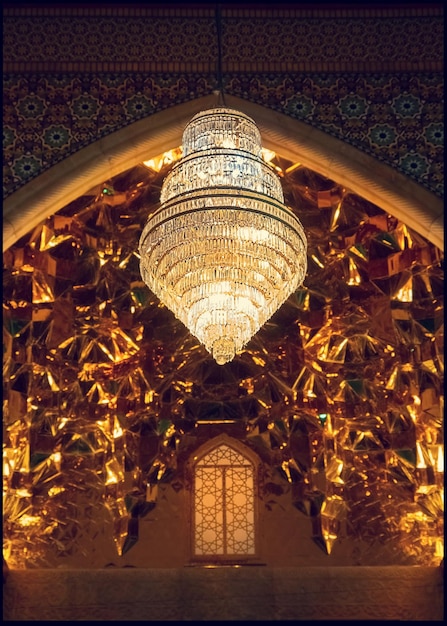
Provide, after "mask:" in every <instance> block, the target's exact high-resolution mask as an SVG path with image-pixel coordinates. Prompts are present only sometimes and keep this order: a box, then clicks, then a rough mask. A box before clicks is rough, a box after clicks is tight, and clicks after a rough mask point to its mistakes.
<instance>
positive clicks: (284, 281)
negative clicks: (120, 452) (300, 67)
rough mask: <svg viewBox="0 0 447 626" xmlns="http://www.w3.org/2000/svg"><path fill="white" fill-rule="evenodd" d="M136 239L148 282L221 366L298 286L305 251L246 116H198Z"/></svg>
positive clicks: (216, 111)
mask: <svg viewBox="0 0 447 626" xmlns="http://www.w3.org/2000/svg"><path fill="white" fill-rule="evenodd" d="M160 202H161V206H160V208H159V209H158V210H157V211H156V212H155V213H154V214H153V215H152V216H150V217H149V219H148V222H147V224H146V226H145V228H144V230H143V232H142V234H141V238H140V247H139V251H140V255H141V261H140V269H141V275H142V278H143V280H144V282H145V283H146V284H147V285H148V287H149V288H150V289H151V290H152V291H153V293H154V294H155V295H156V296H157V297H158V298H159V299H160V301H161V302H162V303H163V304H164V305H165V306H166V307H168V308H169V309H170V310H171V311H172V312H173V313H174V314H175V316H176V317H177V318H178V319H179V320H180V321H181V322H183V324H184V325H185V326H186V327H187V328H188V329H189V330H190V331H191V333H192V334H193V335H194V336H195V337H197V339H198V340H199V341H200V342H201V343H202V344H203V345H204V346H205V348H206V349H207V350H208V351H209V352H210V353H211V354H212V356H213V358H214V359H215V360H216V362H217V363H219V364H220V365H223V364H225V363H227V362H229V361H231V360H232V359H233V357H234V356H235V354H236V353H237V352H239V351H240V350H242V348H243V347H244V346H245V345H246V344H247V342H248V341H249V340H250V339H251V337H253V335H254V334H255V333H256V332H257V331H258V330H259V329H260V328H261V326H263V324H264V323H265V322H266V321H267V320H268V319H269V318H270V317H271V316H272V315H273V313H275V311H277V309H278V308H279V307H280V306H281V305H282V304H283V302H284V301H285V300H286V299H287V298H288V297H289V296H290V295H291V294H292V293H293V292H294V291H295V290H296V289H297V288H298V287H299V286H300V285H301V284H302V282H303V280H304V278H305V275H306V270H307V244H306V239H305V236H304V231H303V228H302V226H301V223H300V221H299V220H298V218H297V217H296V216H295V215H294V214H293V212H292V211H291V210H290V209H289V208H288V207H286V206H285V205H284V196H283V192H282V187H281V181H280V179H279V176H278V175H277V174H276V172H275V171H274V170H273V169H272V168H271V167H270V166H269V165H268V164H267V163H265V162H264V161H263V159H262V146H261V135H260V132H259V130H258V128H257V126H256V124H255V123H254V121H253V120H252V119H251V118H250V117H248V116H247V115H245V114H243V113H241V112H239V111H236V110H233V109H230V108H227V107H225V106H218V107H216V108H212V109H209V110H206V111H202V112H200V113H198V114H197V115H195V116H194V117H193V118H192V119H191V120H190V122H189V123H188V124H187V126H186V127H185V130H184V133H183V156H182V158H181V159H180V161H178V162H177V163H176V164H175V165H174V167H173V168H172V170H171V171H170V173H169V174H168V175H167V176H166V178H165V179H164V182H163V185H162V190H161V196H160Z"/></svg>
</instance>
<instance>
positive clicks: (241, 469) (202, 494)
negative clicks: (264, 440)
mask: <svg viewBox="0 0 447 626" xmlns="http://www.w3.org/2000/svg"><path fill="white" fill-rule="evenodd" d="M253 484H254V483H253V466H252V464H251V463H250V462H249V461H248V460H247V459H245V458H244V457H243V456H242V455H241V454H239V453H237V452H236V451H235V450H233V449H232V448H229V447H228V446H226V445H221V446H219V447H218V448H216V449H214V450H213V451H212V452H211V453H209V454H207V455H206V456H205V457H203V458H202V459H201V460H200V461H199V462H198V463H197V465H196V468H195V483H194V487H195V495H194V516H195V536H194V547H195V554H196V555H208V556H218V555H243V554H254V552H255V544H254V510H253V507H254V501H253Z"/></svg>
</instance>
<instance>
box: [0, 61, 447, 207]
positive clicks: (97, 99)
mask: <svg viewBox="0 0 447 626" xmlns="http://www.w3.org/2000/svg"><path fill="white" fill-rule="evenodd" d="M223 78H224V84H225V92H226V93H227V94H230V95H234V96H238V97H240V98H242V99H245V100H248V101H251V102H254V103H257V104H260V105H263V106H266V107H268V108H271V109H274V110H276V111H280V112H282V113H284V114H286V115H289V116H290V117H292V118H295V119H298V120H301V121H303V122H305V123H306V124H310V125H311V126H313V127H315V128H318V129H320V130H322V131H324V132H326V133H328V134H330V135H332V136H334V137H337V138H339V139H341V140H343V141H345V142H347V143H350V144H351V145H353V146H355V147H357V148H358V149H359V150H362V151H364V152H366V153H368V154H370V155H372V156H374V157H375V158H377V159H378V160H380V161H383V162H385V163H387V164H388V165H390V166H391V167H394V168H395V169H397V170H398V171H400V172H402V173H403V174H405V175H407V176H409V177H410V178H412V179H413V180H415V181H416V182H417V183H419V184H421V185H423V186H424V187H425V188H427V189H428V190H430V191H432V192H433V193H435V194H437V195H439V196H442V195H443V143H444V131H443V75H442V74H440V73H430V72H424V73H406V74H405V73H401V74H386V73H380V74H379V73H374V74H356V73H313V74H308V73H302V72H301V73H282V74H277V73H262V74H258V73H242V72H241V73H237V74H231V75H228V76H224V77H223ZM215 84H216V80H215V77H214V75H213V74H209V73H187V74H175V73H155V74H146V73H140V72H138V73H137V72H134V73H111V72H108V73H97V74H96V73H54V74H53V73H50V74H15V73H12V74H5V75H4V83H3V89H4V95H3V107H4V108H3V154H4V160H3V162H4V167H3V182H4V189H3V197H4V198H5V197H7V196H9V195H10V194H11V193H13V192H14V191H16V190H18V189H19V188H20V187H22V186H23V185H24V184H26V183H27V182H29V181H30V180H32V179H33V178H35V177H36V176H38V175H39V174H41V173H42V172H44V171H46V170H48V169H49V168H51V167H52V166H53V165H55V164H56V163H58V162H59V161H61V160H63V159H65V158H66V157H68V156H69V155H71V154H73V153H75V152H77V151H78V150H79V149H81V148H83V147H85V146H87V145H89V144H91V143H93V142H95V141H96V140H98V139H99V138H101V137H104V136H106V135H108V134H110V133H113V132H115V131H117V130H119V129H121V128H124V127H126V126H128V125H130V124H132V123H133V122H135V121H137V120H140V119H143V118H145V117H147V116H150V115H151V114H153V113H156V112H158V111H162V110H164V109H167V108H169V107H171V106H174V105H177V104H181V103H183V102H187V101H189V100H192V99H195V98H199V97H201V96H204V95H207V94H210V93H211V92H212V91H213V89H214V88H215Z"/></svg>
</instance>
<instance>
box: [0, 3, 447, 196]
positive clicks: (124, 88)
mask: <svg viewBox="0 0 447 626" xmlns="http://www.w3.org/2000/svg"><path fill="white" fill-rule="evenodd" d="M109 13H110V12H109ZM442 49H443V17H442V10H439V9H438V10H437V9H436V7H434V8H433V7H432V8H430V7H428V8H425V9H421V8H419V9H418V8H417V7H415V8H413V7H411V5H410V7H408V8H407V9H406V10H404V9H401V11H400V12H397V13H396V12H393V10H392V8H390V9H387V8H386V7H382V8H377V9H370V10H368V11H365V10H362V9H361V8H359V7H351V8H348V9H344V10H335V9H332V10H331V9H330V8H326V9H319V10H318V8H312V9H307V10H306V9H301V10H299V9H296V10H293V9H288V10H285V9H275V10H274V11H272V10H270V11H269V10H268V9H267V10H266V9H262V8H260V7H257V8H256V10H255V9H253V8H252V9H250V8H245V9H240V10H238V9H231V8H224V9H223V10H222V59H221V60H222V75H223V83H224V86H225V90H226V93H228V94H231V95H234V96H239V97H241V98H242V99H245V100H248V101H250V102H254V103H257V104H260V105H264V106H266V107H268V108H271V109H273V110H276V111H280V112H282V113H284V114H286V115H288V116H290V117H292V118H295V119H299V120H301V121H303V122H304V123H306V124H309V125H310V126H312V127H315V128H318V129H320V130H322V131H324V132H325V133H328V134H329V135H332V136H334V137H337V138H339V139H342V140H343V141H345V142H347V143H349V144H351V145H353V146H355V147H356V148H358V149H359V150H361V151H364V152H366V153H368V154H370V155H372V156H373V157H375V158H377V159H378V160H379V161H382V162H384V163H387V164H388V165H390V166H392V167H394V168H395V169H396V170H398V171H400V172H402V173H403V174H405V175H407V176H408V177H410V178H412V179H413V180H415V181H416V182H417V183H419V184H421V185H423V186H424V187H425V188H427V189H428V190H430V191H432V192H434V193H435V194H437V195H439V196H442V195H443V139H444V133H443V67H442V54H441V52H440V51H441V50H442ZM87 59H88V60H87ZM217 62H218V50H217V37H216V24H215V15H214V9H210V8H207V7H201V8H197V7H196V8H189V7H188V8H185V9H181V8H179V7H177V9H171V10H169V9H167V8H165V9H164V10H163V9H161V8H156V7H155V8H153V9H151V8H150V7H146V8H145V9H132V8H129V9H128V10H127V11H126V10H125V9H123V11H121V12H120V13H119V14H108V13H107V11H106V10H104V9H103V10H101V9H100V8H96V9H95V8H94V7H92V8H85V7H84V8H82V7H81V8H76V7H72V8H67V9H63V10H62V9H55V8H51V7H48V8H47V9H42V8H40V9H36V10H35V11H33V9H31V8H28V9H24V8H22V9H20V8H16V9H12V8H10V9H7V10H6V15H5V18H4V68H5V73H4V104H3V107H4V110H3V116H4V130H3V149H4V174H3V176H4V191H3V194H4V197H7V196H9V195H10V194H11V193H13V192H14V191H16V190H17V189H19V188H20V187H22V186H23V185H24V184H26V183H27V182H29V181H30V180H31V179H33V178H34V177H36V176H38V175H39V174H40V173H42V172H44V171H46V170H48V169H49V168H51V167H52V166H53V165H55V164H56V163H58V162H59V161H61V160H63V159H64V158H66V157H67V156H69V155H71V154H73V153H75V152H77V151H78V150H79V149H81V148H83V147H84V146H87V145H89V144H91V143H93V142H95V141H97V140H98V139H100V138H101V137H104V136H106V135H108V134H110V133H113V132H114V131H117V130H119V129H121V128H124V127H126V126H129V125H130V124H132V123H133V122H135V121H137V120H140V119H143V118H146V117H148V116H150V115H152V114H153V113H155V112H158V111H162V110H164V109H166V108H169V107H171V106H174V105H177V104H180V103H183V102H187V101H190V100H193V99H195V98H198V97H201V96H204V95H208V94H210V93H212V91H213V89H214V88H215V86H216V71H217V70H216V68H217Z"/></svg>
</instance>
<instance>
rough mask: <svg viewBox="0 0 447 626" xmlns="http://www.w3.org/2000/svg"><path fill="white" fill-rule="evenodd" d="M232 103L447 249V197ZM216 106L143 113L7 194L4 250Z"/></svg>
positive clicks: (300, 157) (286, 120)
mask: <svg viewBox="0 0 447 626" xmlns="http://www.w3.org/2000/svg"><path fill="white" fill-rule="evenodd" d="M225 100H226V105H227V106H229V107H234V108H235V109H238V110H240V111H242V112H244V113H246V114H247V115H249V116H250V117H252V118H253V119H254V121H255V122H256V124H257V125H258V127H259V129H260V131H261V135H262V141H263V146H264V147H266V148H269V149H271V150H274V151H275V152H277V153H278V154H280V155H282V156H284V157H285V158H288V159H290V160H292V161H294V162H301V163H303V164H304V165H305V166H306V167H309V168H310V169H313V170H314V171H316V172H318V173H319V174H321V175H323V176H326V177H327V178H330V179H332V180H334V181H335V182H337V183H339V184H341V185H344V186H346V187H347V188H348V189H350V190H351V191H353V192H354V193H356V194H358V195H360V196H362V197H363V198H365V199H366V200H368V201H369V202H372V203H373V204H376V205H377V206H379V207H380V208H382V209H383V210H384V211H386V212H387V213H389V214H390V215H393V216H395V217H396V218H398V219H400V220H401V221H402V222H404V223H405V224H406V225H407V226H409V227H410V228H412V229H413V230H415V231H416V232H418V233H419V234H421V235H422V236H424V237H425V238H426V239H427V240H428V241H430V242H431V243H433V244H434V245H436V246H437V247H438V248H440V249H441V250H444V203H443V201H442V199H441V198H439V197H438V196H436V195H435V194H433V193H431V192H429V191H428V190H426V189H425V188H423V187H422V186H421V185H419V184H417V183H415V182H414V181H412V180H411V179H409V178H408V177H406V176H404V175H403V174H401V173H400V172H398V171H396V170H394V169H393V168H392V167H390V166H389V165H386V164H384V163H381V162H380V161H377V160H376V159H374V158H373V157H371V156H369V155H367V154H366V153H363V152H361V151H360V150H358V149H357V148H354V147H353V146H350V145H349V144H347V143H344V142H343V141H341V140H339V139H336V138H334V137H331V136H329V135H327V134H325V133H323V132H322V131H320V130H318V129H316V128H313V127H311V126H309V125H307V124H305V123H303V122H300V121H297V120H293V119H291V118H290V117H288V116H286V115H284V114H283V113H279V112H276V111H273V110H271V109H268V108H265V107H263V106H260V105H258V104H253V103H250V102H247V101H245V100H241V99H240V98H236V97H232V96H226V98H225ZM214 106H216V97H215V96H214V95H210V96H205V97H203V98H199V99H196V100H192V101H190V102H187V103H185V104H180V105H177V106H175V107H172V108H169V109H167V110H165V111H161V112H160V113H155V114H154V115H152V116H150V117H149V118H146V119H144V120H139V121H138V122H135V123H134V124H131V125H130V126H128V127H125V128H123V129H121V130H119V131H116V132H115V133H112V134H111V135H108V136H106V137H104V138H102V139H99V140H98V141H96V142H95V143H93V144H91V145H89V146H87V147H86V148H83V149H81V150H79V151H78V152H77V153H75V154H73V155H71V156H69V157H67V158H66V159H64V160H63V161H61V162H60V163H58V164H56V165H54V166H53V167H52V168H51V169H49V170H48V171H46V172H44V173H42V174H41V175H40V176H38V177H37V178H35V179H33V180H32V181H30V182H29V183H27V184H26V185H24V186H23V187H22V188H21V189H19V190H18V191H16V192H15V193H13V194H12V195H11V196H9V197H8V198H6V199H5V201H4V204H3V249H4V250H7V249H8V248H9V247H10V246H12V245H13V244H14V243H15V242H16V241H17V240H18V239H20V238H21V237H22V236H24V235H26V234H27V233H28V232H29V231H30V230H31V229H32V228H34V227H35V226H37V225H38V224H39V223H40V222H41V221H42V220H44V219H45V218H46V217H49V216H50V215H53V214H54V213H56V212H57V211H59V210H60V209H61V208H62V207H64V206H65V205H67V204H68V203H70V202H72V201H73V200H75V199H76V198H78V197H80V196H81V195H83V194H85V193H87V192H88V191H90V190H91V189H92V188H93V187H94V186H95V185H98V184H101V183H102V182H105V181H107V180H108V179H110V178H112V177H113V176H116V175H117V174H120V173H121V172H123V171H124V170H126V169H128V168H130V167H133V166H135V165H137V164H139V163H142V162H143V161H145V160H147V159H148V158H150V157H152V156H154V155H158V154H161V153H163V152H164V151H166V150H170V149H172V148H174V147H177V146H179V145H180V144H181V142H182V133H183V129H184V127H185V126H186V124H187V122H188V121H189V120H190V119H191V117H192V116H193V115H194V114H195V113H198V112H199V111H202V110H204V109H207V108H211V107H214Z"/></svg>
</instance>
